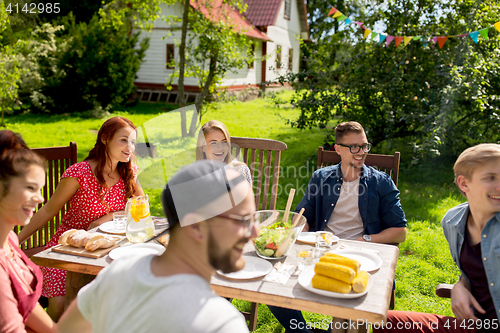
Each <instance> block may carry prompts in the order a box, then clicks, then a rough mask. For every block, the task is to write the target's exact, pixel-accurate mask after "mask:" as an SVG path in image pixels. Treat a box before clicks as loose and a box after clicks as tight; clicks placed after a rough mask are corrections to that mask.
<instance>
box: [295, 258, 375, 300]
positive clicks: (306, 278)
mask: <svg viewBox="0 0 500 333" xmlns="http://www.w3.org/2000/svg"><path fill="white" fill-rule="evenodd" d="M313 276H314V265H312V266H307V267H306V268H304V270H303V271H302V273H300V275H299V278H298V282H299V284H300V285H301V286H302V287H303V288H304V289H306V290H309V291H310V292H313V293H315V294H318V295H323V296H328V297H336V298H358V297H361V296H364V295H366V293H367V292H368V290H370V288H371V287H372V284H373V278H372V276H371V275H370V274H368V284H367V286H366V289H365V291H363V292H362V293H355V292H354V291H352V290H351V292H350V293H349V294H341V293H334V292H333V291H327V290H321V289H316V288H313V287H312V285H311V280H312V278H313Z"/></svg>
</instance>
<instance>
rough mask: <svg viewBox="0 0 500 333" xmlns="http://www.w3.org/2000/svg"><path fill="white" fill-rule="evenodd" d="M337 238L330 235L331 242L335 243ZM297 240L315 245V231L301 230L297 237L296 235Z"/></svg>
mask: <svg viewBox="0 0 500 333" xmlns="http://www.w3.org/2000/svg"><path fill="white" fill-rule="evenodd" d="M339 240H340V238H338V237H337V236H335V235H332V243H337V242H338V241H339ZM297 241H299V242H302V243H306V244H310V245H316V233H315V232H310V231H304V232H301V233H300V234H299V237H297Z"/></svg>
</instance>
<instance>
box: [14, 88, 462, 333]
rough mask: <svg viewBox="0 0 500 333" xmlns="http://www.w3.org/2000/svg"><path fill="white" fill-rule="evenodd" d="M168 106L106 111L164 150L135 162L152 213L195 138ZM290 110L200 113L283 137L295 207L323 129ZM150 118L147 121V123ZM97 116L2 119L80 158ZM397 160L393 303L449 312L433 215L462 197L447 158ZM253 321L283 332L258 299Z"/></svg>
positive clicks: (447, 273) (227, 108) (447, 270)
mask: <svg viewBox="0 0 500 333" xmlns="http://www.w3.org/2000/svg"><path fill="white" fill-rule="evenodd" d="M289 95H290V93H289V92H287V93H285V94H284V96H285V97H286V96H289ZM171 109H172V106H169V105H163V104H138V105H137V106H135V107H130V108H119V111H116V112H114V114H113V115H120V116H124V117H127V118H129V119H130V120H132V121H133V122H134V124H136V125H137V126H140V125H142V124H146V132H147V133H148V138H149V135H151V138H149V139H150V142H153V143H155V142H158V143H160V147H159V153H160V155H162V156H168V158H166V163H165V164H166V165H165V171H163V169H162V166H161V164H158V163H156V162H155V161H152V160H150V159H148V158H146V159H140V160H139V161H138V163H139V166H140V167H141V170H148V172H145V176H144V177H143V178H142V179H141V184H142V185H143V187H146V189H145V191H146V193H148V194H149V195H150V198H151V207H152V212H153V213H154V214H161V206H160V202H159V197H158V195H159V193H160V189H159V188H160V187H161V186H162V185H163V179H164V176H165V174H166V176H167V178H168V176H169V175H171V174H172V173H173V172H175V170H176V169H178V167H179V166H180V165H181V164H182V162H183V161H186V160H187V159H189V158H193V156H194V155H193V154H194V150H193V149H194V145H195V141H194V139H181V138H180V137H179V133H180V127H179V125H178V124H179V121H180V117H179V116H178V114H175V113H171V114H168V113H167V114H166V112H167V111H168V110H171ZM298 114H299V111H297V110H295V109H291V108H282V109H278V108H276V107H274V106H273V105H272V104H271V103H269V102H268V101H267V100H265V99H257V100H254V101H250V102H246V103H241V102H228V103H219V104H217V107H216V109H215V110H212V111H210V112H208V113H207V114H206V115H204V117H203V122H206V121H208V120H211V119H217V120H220V121H222V122H224V123H225V124H226V125H227V127H228V128H229V131H230V133H231V135H232V136H243V137H258V138H268V139H275V140H280V141H283V142H285V143H286V144H287V145H288V149H287V151H285V152H283V154H282V159H281V165H282V166H283V173H282V176H281V178H280V186H282V187H285V186H287V185H288V188H290V187H293V188H296V189H297V194H296V196H295V199H294V206H295V205H296V204H297V203H298V202H299V201H300V199H301V194H303V191H304V190H305V186H306V185H307V183H308V181H309V178H310V176H311V174H312V172H313V170H314V168H315V165H316V152H317V148H318V146H320V145H322V144H323V140H324V135H325V132H324V131H325V130H320V129H318V128H313V129H306V130H298V129H295V128H291V127H290V126H289V125H286V124H285V119H294V118H295V117H297V116H298ZM159 116H161V117H160V118H157V117H159ZM153 118H155V119H154V120H153V121H150V122H148V121H149V120H151V119H153ZM103 121H104V120H102V119H82V118H78V117H70V116H68V115H61V116H49V115H43V116H40V115H18V116H11V117H7V118H6V126H7V128H8V129H11V130H14V131H16V132H20V133H22V135H23V137H24V138H25V140H26V142H27V143H28V145H29V146H30V147H52V146H59V145H68V143H69V142H70V141H76V142H77V144H78V160H79V161H81V160H83V159H84V158H85V156H86V155H87V153H88V151H89V150H90V149H91V148H92V146H93V145H94V142H95V138H96V133H97V130H98V129H99V127H100V125H101V124H102V123H103ZM330 125H331V126H332V125H334V124H330ZM331 126H330V128H331ZM163 143H164V144H163ZM402 162H403V163H402V167H401V170H400V171H401V173H400V181H399V188H400V190H401V201H402V205H403V209H404V210H405V213H406V215H407V218H408V230H409V232H408V237H407V240H406V242H404V243H403V244H401V246H400V257H399V261H398V266H397V269H396V284H397V289H396V310H413V311H422V312H435V313H439V314H445V315H452V312H451V307H450V301H449V300H448V299H439V298H438V297H436V296H435V293H434V290H435V286H436V285H437V284H438V283H453V282H455V281H456V280H457V279H458V276H459V272H458V270H457V269H456V267H455V266H454V264H453V262H452V260H451V256H450V254H449V250H448V246H447V243H446V240H445V238H444V236H443V234H442V232H441V227H440V220H441V218H442V217H443V215H444V213H445V212H446V211H447V210H448V209H449V208H451V207H453V206H455V205H457V204H458V203H460V202H463V201H464V199H463V198H462V197H461V196H460V194H459V193H458V191H457V190H456V189H455V187H454V186H453V184H452V181H453V173H452V171H451V164H450V163H449V161H448V163H441V162H440V163H438V164H435V165H434V162H431V163H427V164H424V165H421V166H419V167H410V165H409V163H406V160H405V156H404V155H403V156H402ZM299 171H300V172H299ZM148 187H149V188H148ZM286 200H287V195H286V194H283V193H281V195H280V196H279V197H278V204H277V207H278V208H284V207H285V204H286ZM234 303H235V304H236V306H237V307H239V308H244V309H249V303H248V302H243V301H238V300H235V301H234ZM306 318H307V319H308V320H314V321H318V320H322V319H323V318H326V317H325V316H322V315H317V314H309V313H308V314H306ZM258 323H259V326H258V329H257V331H256V332H282V331H283V329H282V328H281V326H280V325H279V324H278V322H277V321H276V320H275V319H274V317H273V316H272V315H271V314H270V312H269V311H268V309H267V307H266V306H264V305H261V306H260V309H259V318H258Z"/></svg>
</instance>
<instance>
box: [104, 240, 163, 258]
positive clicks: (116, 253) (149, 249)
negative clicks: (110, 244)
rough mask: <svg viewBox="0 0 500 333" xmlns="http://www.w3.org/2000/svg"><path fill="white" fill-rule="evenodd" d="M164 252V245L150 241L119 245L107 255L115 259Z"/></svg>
mask: <svg viewBox="0 0 500 333" xmlns="http://www.w3.org/2000/svg"><path fill="white" fill-rule="evenodd" d="M163 252H165V246H162V245H160V244H150V243H139V244H132V245H125V246H120V247H118V248H116V249H114V250H112V251H111V252H109V257H110V258H111V259H113V260H116V259H118V258H121V257H131V256H136V255H142V256H146V255H149V254H157V255H160V254H162V253H163Z"/></svg>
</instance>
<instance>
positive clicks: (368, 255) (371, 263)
mask: <svg viewBox="0 0 500 333" xmlns="http://www.w3.org/2000/svg"><path fill="white" fill-rule="evenodd" d="M329 252H331V253H335V254H339V255H341V256H344V257H348V258H351V259H354V260H357V261H359V263H360V264H361V268H360V269H361V270H362V271H367V272H368V273H371V272H375V271H376V270H378V269H379V268H380V267H381V266H382V259H380V257H379V256H378V255H376V254H375V253H373V252H370V251H361V250H354V249H353V250H349V249H343V250H333V251H329Z"/></svg>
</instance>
